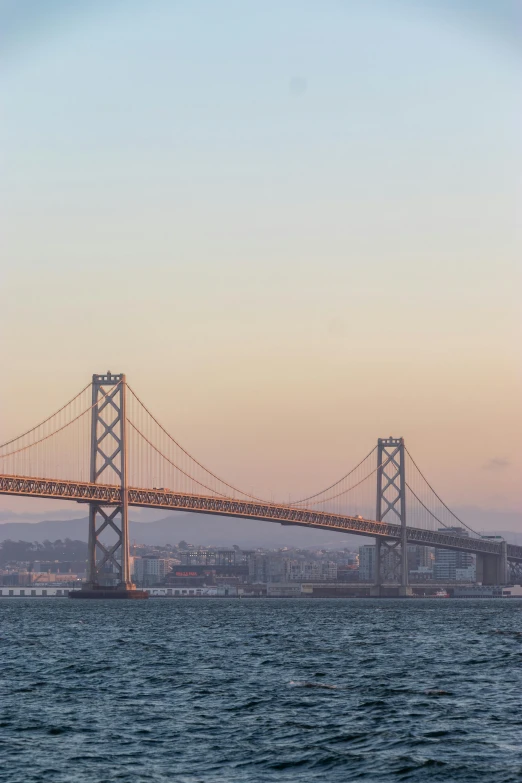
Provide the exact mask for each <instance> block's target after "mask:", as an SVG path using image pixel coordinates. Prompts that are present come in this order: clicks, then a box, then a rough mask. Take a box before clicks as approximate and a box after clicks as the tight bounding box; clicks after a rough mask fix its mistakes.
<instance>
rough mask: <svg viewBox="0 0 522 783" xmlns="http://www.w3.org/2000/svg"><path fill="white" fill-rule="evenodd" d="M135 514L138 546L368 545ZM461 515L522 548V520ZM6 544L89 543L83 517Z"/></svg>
mask: <svg viewBox="0 0 522 783" xmlns="http://www.w3.org/2000/svg"><path fill="white" fill-rule="evenodd" d="M134 513H135V509H132V510H131V520H130V539H131V541H135V542H136V543H137V544H177V543H178V542H179V541H181V540H185V541H188V542H189V543H191V544H206V545H209V546H232V545H233V544H237V545H238V546H240V547H243V548H245V549H253V548H256V547H266V548H276V547H284V546H295V547H303V548H306V547H329V548H335V549H342V548H343V547H345V546H348V547H353V548H356V547H358V546H360V545H361V544H368V543H371V539H368V538H364V537H362V536H352V535H343V534H341V533H330V532H328V531H324V530H306V529H305V528H302V527H286V526H284V527H283V526H281V525H278V524H275V523H273V522H258V521H255V520H247V519H231V518H228V517H214V516H211V515H205V514H186V513H173V514H169V516H167V517H164V518H162V519H156V520H153V521H150V522H149V521H136V519H133V515H134ZM459 515H460V516H461V518H462V519H464V520H465V521H466V522H468V523H469V524H470V525H472V526H473V527H474V529H475V530H477V531H478V532H480V533H492V534H496V535H503V536H504V538H506V540H507V541H509V542H511V543H515V544H516V543H519V544H522V516H521V515H520V514H517V513H515V512H490V511H482V510H479V509H463V510H460V513H459ZM15 518H16V517H15ZM142 519H143V517H142ZM7 538H10V539H13V540H15V541H20V540H21V541H44V540H46V539H49V540H50V541H56V539H58V538H61V539H64V538H72V539H76V540H78V541H87V517H82V518H81V519H68V520H64V519H54V520H43V521H41V522H25V521H12V522H4V523H3V524H0V541H4V540H5V539H7Z"/></svg>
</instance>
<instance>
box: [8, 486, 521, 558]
mask: <svg viewBox="0 0 522 783" xmlns="http://www.w3.org/2000/svg"><path fill="white" fill-rule="evenodd" d="M128 493H129V505H131V506H139V507H143V508H161V509H170V510H171V511H185V512H197V513H199V514H213V515H215V516H228V517H239V518H243V519H259V520H265V521H270V522H277V523H279V524H282V525H300V526H303V527H309V528H316V529H321V530H336V531H338V532H342V533H354V534H356V535H359V536H371V537H372V538H382V539H386V540H397V539H400V525H394V524H390V523H388V522H376V521H375V520H371V519H363V518H361V517H359V516H354V517H352V516H345V515H342V514H330V513H328V512H324V511H314V510H311V509H306V508H300V507H296V506H291V505H280V504H276V503H258V502H255V501H245V500H235V499H232V498H222V497H211V496H206V495H192V494H185V493H182V492H171V491H170V490H158V489H152V490H151V489H140V488H138V487H129V490H128ZM0 494H1V495H21V496H24V497H38V498H54V499H55V500H57V499H60V500H69V501H70V500H74V501H76V502H79V503H93V502H94V503H98V504H100V505H117V504H119V503H120V502H121V488H120V487H119V486H116V485H111V484H91V483H88V482H78V481H58V480H55V479H38V478H29V477H27V476H7V475H0ZM407 538H408V543H410V544H421V545H423V546H431V547H435V548H439V549H454V550H459V551H465V552H474V553H476V554H480V553H481V554H491V555H500V552H501V544H500V543H499V542H496V541H490V540H486V539H482V538H467V537H464V536H458V535H455V534H453V533H444V532H438V531H432V530H423V529H421V528H415V527H409V526H408V527H407ZM507 554H508V558H509V560H513V561H517V562H522V547H521V546H515V545H513V544H508V547H507Z"/></svg>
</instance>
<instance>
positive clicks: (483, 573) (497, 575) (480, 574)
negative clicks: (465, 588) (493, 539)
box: [477, 541, 509, 585]
mask: <svg viewBox="0 0 522 783" xmlns="http://www.w3.org/2000/svg"><path fill="white" fill-rule="evenodd" d="M477 582H481V583H482V584H483V585H507V584H509V565H508V559H507V543H506V541H501V542H500V555H487V554H480V553H479V554H477Z"/></svg>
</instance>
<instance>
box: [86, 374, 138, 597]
mask: <svg viewBox="0 0 522 783" xmlns="http://www.w3.org/2000/svg"><path fill="white" fill-rule="evenodd" d="M126 393H127V384H126V379H125V375H123V374H119V375H113V374H112V373H110V372H107V373H106V374H104V375H93V376H92V406H93V407H92V413H91V465H90V481H91V483H92V484H119V485H120V487H121V496H120V503H119V504H118V505H116V506H104V505H103V504H101V503H90V504H89V545H88V558H89V560H88V577H87V583H86V585H85V589H83V590H80V591H76V592H75V593H73V594H71V595H72V596H73V597H78V598H110V597H114V598H144V597H148V594H147V593H142V592H141V591H139V590H136V589H135V586H134V584H133V583H132V581H131V577H130V563H129V519H128V506H129V502H128V488H127V432H126V431H127V427H126V422H127V419H126V410H125V403H126ZM102 534H104V539H105V541H102ZM108 537H110V538H111V543H107V538H108Z"/></svg>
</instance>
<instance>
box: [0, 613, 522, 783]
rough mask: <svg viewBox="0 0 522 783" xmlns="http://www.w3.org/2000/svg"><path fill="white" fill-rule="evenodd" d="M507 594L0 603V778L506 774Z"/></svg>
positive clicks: (515, 632)
mask: <svg viewBox="0 0 522 783" xmlns="http://www.w3.org/2000/svg"><path fill="white" fill-rule="evenodd" d="M521 664H522V602H519V601H515V600H512V601H510V600H504V601H502V600H498V601H493V600H491V601H462V602H459V601H451V600H448V601H442V600H431V601H429V600H428V601H421V600H410V601H398V600H397V601H391V600H390V601H370V600H358V601H357V600H356V601H350V600H326V601H323V600H315V601H314V600H296V601H292V600H287V601H284V600H282V601H278V600H243V601H237V600H229V601H227V600H212V599H210V600H205V599H195V600H192V601H190V600H189V601H179V600H156V601H154V600H151V601H148V602H128V603H127V602H121V603H120V602H111V601H108V602H106V601H100V602H73V601H68V600H65V599H64V600H60V599H54V600H53V599H42V600H35V599H32V600H31V599H28V600H24V599H20V600H17V599H3V600H0V666H1V668H0V672H1V674H0V677H1V680H0V760H1V763H0V780H1V781H9V782H10V783H20V782H21V781H24V783H31V782H32V781H46V783H47V782H48V781H53V783H61V782H62V781H78V783H87V781H88V783H93V782H97V781H131V782H132V783H134V782H136V783H138V782H141V781H167V780H175V781H179V783H198V782H199V781H201V782H202V783H213V782H214V781H220V782H221V781H226V782H227V783H230V782H232V783H233V782H235V781H241V782H242V783H243V782H244V783H257V782H258V781H259V783H261V782H262V783H266V782H267V781H296V780H299V781H328V782H329V783H335V782H336V781H339V783H341V782H342V783H345V782H346V781H352V780H353V781H355V780H357V781H372V782H374V783H381V782H382V783H387V782H388V781H419V782H420V781H422V783H425V781H443V782H444V783H452V781H493V780H494V781H495V783H505V782H507V781H520V780H522V717H521V709H520V708H521V696H522V688H521V686H522V668H521Z"/></svg>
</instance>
